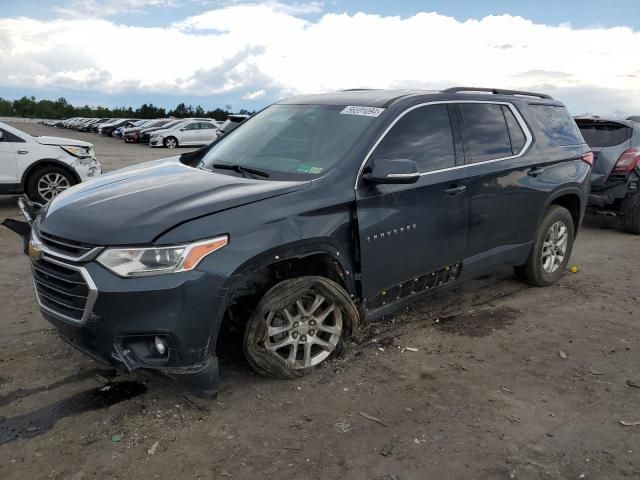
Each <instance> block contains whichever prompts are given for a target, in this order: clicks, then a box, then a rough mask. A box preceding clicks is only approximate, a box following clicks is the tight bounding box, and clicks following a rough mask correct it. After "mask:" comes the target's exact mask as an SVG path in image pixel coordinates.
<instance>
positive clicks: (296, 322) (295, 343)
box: [244, 276, 359, 378]
mask: <svg viewBox="0 0 640 480" xmlns="http://www.w3.org/2000/svg"><path fill="white" fill-rule="evenodd" d="M322 298H323V299H324V300H321V299H322ZM299 305H301V306H302V309H301V307H300V306H299ZM285 311H286V312H288V314H287V313H285ZM318 312H319V313H318ZM323 317H324V318H323ZM358 319H359V317H358V310H357V308H356V306H355V305H354V303H353V301H352V300H351V298H350V297H349V294H348V293H347V292H346V291H345V290H344V289H343V288H342V287H341V286H340V285H338V284H337V283H336V282H334V281H332V280H329V279H327V278H324V277H318V276H305V277H299V278H294V279H291V280H285V281H283V282H280V283H279V284H277V285H276V286H274V287H273V288H271V289H270V290H269V291H267V293H266V294H265V295H264V296H263V297H262V300H261V301H260V302H259V303H258V306H257V307H256V309H255V310H254V312H253V314H252V316H251V318H250V319H249V321H248V322H247V325H246V328H245V335H244V353H245V357H246V358H247V361H248V362H249V365H251V367H252V368H253V370H255V371H256V372H257V373H259V374H261V375H264V376H268V377H273V378H297V377H302V376H304V375H307V374H308V373H310V372H311V371H313V369H314V368H315V367H317V366H318V365H320V364H322V362H324V361H326V360H327V359H328V358H329V357H331V355H333V354H335V353H340V352H341V351H342V350H343V349H344V345H345V344H344V341H345V339H347V338H348V337H350V336H351V335H352V334H353V333H354V332H355V330H356V329H357V328H358ZM314 322H315V323H314ZM270 328H272V329H274V330H273V332H274V333H271V332H270V331H269V329H270ZM275 329H278V330H279V332H280V333H278V331H276V330H275ZM270 333H271V334H270ZM320 342H322V346H321V344H320ZM294 351H295V354H294V353H292V352H294ZM307 351H308V352H309V353H308V354H307V353H306V352H307Z"/></svg>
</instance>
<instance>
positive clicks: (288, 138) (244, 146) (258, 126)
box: [202, 105, 375, 180]
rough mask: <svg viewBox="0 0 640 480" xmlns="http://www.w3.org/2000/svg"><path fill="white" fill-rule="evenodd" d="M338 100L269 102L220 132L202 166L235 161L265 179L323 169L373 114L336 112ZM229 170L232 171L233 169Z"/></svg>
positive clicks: (292, 177) (339, 156)
mask: <svg viewBox="0 0 640 480" xmlns="http://www.w3.org/2000/svg"><path fill="white" fill-rule="evenodd" d="M343 110H344V106H333V105H272V106H270V107H269V108H267V109H265V110H263V111H262V112H260V113H259V114H257V115H256V116H254V117H253V118H251V120H249V121H247V122H243V123H242V125H240V126H239V127H238V128H236V129H234V131H233V133H232V134H230V135H229V136H224V137H222V138H221V139H220V140H219V141H218V142H216V143H215V144H213V145H212V146H211V149H210V150H209V151H208V152H207V154H206V155H205V156H204V158H203V161H202V166H203V167H204V168H207V169H211V170H214V171H216V172H219V173H230V174H242V172H241V171H237V170H229V169H216V165H227V166H228V165H237V166H240V167H245V168H251V169H254V170H259V171H262V172H265V173H267V174H268V175H269V179H271V180H296V179H298V180H304V179H310V178H315V177H318V176H321V175H323V174H324V173H326V172H327V171H328V170H329V169H330V168H331V167H333V166H334V165H336V164H337V163H338V162H339V161H340V160H342V159H343V158H344V156H345V155H346V154H347V152H348V151H349V149H350V148H351V146H352V145H353V144H354V143H355V142H356V140H358V138H359V137H360V136H361V135H362V134H363V133H364V131H365V130H366V129H367V128H368V127H369V125H371V124H372V122H373V121H374V120H375V118H374V117H370V116H361V115H347V114H342V113H341V112H342V111H343ZM234 172H235V173H234Z"/></svg>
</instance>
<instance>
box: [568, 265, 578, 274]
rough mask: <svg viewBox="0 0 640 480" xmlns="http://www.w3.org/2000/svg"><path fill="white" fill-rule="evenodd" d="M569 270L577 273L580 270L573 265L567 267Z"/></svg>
mask: <svg viewBox="0 0 640 480" xmlns="http://www.w3.org/2000/svg"><path fill="white" fill-rule="evenodd" d="M569 271H570V272H571V273H578V272H579V271H580V269H579V268H578V267H576V266H575V265H573V266H571V267H569Z"/></svg>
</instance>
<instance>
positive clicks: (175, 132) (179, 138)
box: [149, 120, 219, 148]
mask: <svg viewBox="0 0 640 480" xmlns="http://www.w3.org/2000/svg"><path fill="white" fill-rule="evenodd" d="M218 127H219V125H218V122H216V121H215V120H187V121H185V122H184V123H180V124H178V125H176V126H175V127H173V128H165V129H163V130H158V131H156V132H154V133H153V135H151V139H150V140H149V145H150V146H152V147H166V148H176V147H186V146H197V145H207V144H209V143H211V142H213V141H214V140H215V139H216V131H217V130H218Z"/></svg>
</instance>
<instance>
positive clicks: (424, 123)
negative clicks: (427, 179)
mask: <svg viewBox="0 0 640 480" xmlns="http://www.w3.org/2000/svg"><path fill="white" fill-rule="evenodd" d="M372 158H373V159H376V158H388V159H409V160H414V161H415V162H416V163H417V164H418V168H419V169H420V171H421V172H430V171H433V170H441V169H443V168H449V167H453V166H454V165H455V163H456V161H455V150H454V147H453V133H452V132H451V121H450V120H449V110H448V109H447V106H446V105H428V106H425V107H420V108H416V109H415V110H412V111H410V112H409V113H407V114H406V115H405V116H403V117H402V118H401V119H400V120H399V121H398V122H397V123H396V124H395V125H394V126H393V128H392V129H391V131H389V133H387V135H386V136H385V137H384V138H383V139H382V142H380V144H379V145H378V147H377V148H376V151H375V152H374V154H373V157H372Z"/></svg>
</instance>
